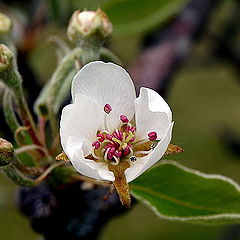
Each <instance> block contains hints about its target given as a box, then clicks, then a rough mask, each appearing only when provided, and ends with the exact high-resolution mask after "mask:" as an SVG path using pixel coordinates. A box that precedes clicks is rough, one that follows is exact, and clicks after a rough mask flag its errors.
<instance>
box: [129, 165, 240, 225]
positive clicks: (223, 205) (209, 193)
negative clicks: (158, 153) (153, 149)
mask: <svg viewBox="0 0 240 240" xmlns="http://www.w3.org/2000/svg"><path fill="white" fill-rule="evenodd" d="M131 187H132V190H133V195H134V196H135V197H136V198H137V199H139V200H140V201H143V202H144V203H146V204H147V205H148V206H150V208H151V209H152V210H153V211H154V212H155V213H156V214H157V215H158V216H159V217H162V218H165V219H168V220H174V221H183V222H189V223H197V224H225V223H237V222H240V186H239V185H237V184H236V183H235V182H234V181H233V180H231V179H229V178H227V177H224V176H221V175H208V174H204V173H201V172H198V171H196V170H191V169H189V168H186V167H184V166H182V165H180V164H178V163H176V162H173V161H162V162H161V163H160V164H159V165H158V166H156V167H153V168H152V169H151V170H150V171H148V172H147V173H145V174H143V175H142V176H141V177H139V178H138V179H137V180H135V181H134V182H133V184H131Z"/></svg>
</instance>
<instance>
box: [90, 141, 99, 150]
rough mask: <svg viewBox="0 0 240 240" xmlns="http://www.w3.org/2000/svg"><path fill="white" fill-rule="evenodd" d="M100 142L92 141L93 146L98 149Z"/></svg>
mask: <svg viewBox="0 0 240 240" xmlns="http://www.w3.org/2000/svg"><path fill="white" fill-rule="evenodd" d="M100 145H101V144H100V142H99V141H95V142H93V143H92V146H93V147H94V148H95V149H98V148H99V147H100Z"/></svg>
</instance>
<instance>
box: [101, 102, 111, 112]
mask: <svg viewBox="0 0 240 240" xmlns="http://www.w3.org/2000/svg"><path fill="white" fill-rule="evenodd" d="M103 109H104V112H105V113H107V114H109V113H110V112H111V111H112V107H111V106H110V105H109V104H108V103H107V104H106V105H105V106H104V108H103Z"/></svg>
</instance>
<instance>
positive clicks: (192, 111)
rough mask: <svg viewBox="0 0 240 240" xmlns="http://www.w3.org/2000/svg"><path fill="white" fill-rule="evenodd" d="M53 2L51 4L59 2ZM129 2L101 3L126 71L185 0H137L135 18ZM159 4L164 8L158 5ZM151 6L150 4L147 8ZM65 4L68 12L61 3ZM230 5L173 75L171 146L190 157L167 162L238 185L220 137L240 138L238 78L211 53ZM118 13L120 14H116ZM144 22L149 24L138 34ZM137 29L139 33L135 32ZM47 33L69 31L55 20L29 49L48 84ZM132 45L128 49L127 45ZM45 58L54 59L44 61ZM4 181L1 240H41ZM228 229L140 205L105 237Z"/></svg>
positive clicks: (239, 160)
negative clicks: (226, 133) (166, 216)
mask: <svg viewBox="0 0 240 240" xmlns="http://www.w3.org/2000/svg"><path fill="white" fill-rule="evenodd" d="M49 2H50V3H51V4H54V3H55V2H56V1H49ZM62 2H63V1H62ZM108 2H110V1H103V0H102V1H97V0H95V1H93V0H91V1H90V0H88V1H87V0H84V1H72V2H71V3H72V6H73V7H74V8H75V9H77V8H88V9H93V10H94V9H96V8H97V7H98V6H100V5H101V4H106V3H108ZM124 2H126V1H112V2H111V3H108V5H104V6H105V9H106V10H108V9H112V11H110V10H108V11H109V17H110V18H113V19H115V20H114V21H116V28H115V32H114V34H113V37H112V39H110V40H109V43H108V44H109V46H110V47H111V49H113V50H114V51H115V52H116V53H117V54H118V55H119V56H120V57H121V58H122V60H123V63H124V64H125V66H129V65H131V63H132V62H133V61H134V59H135V58H136V57H137V56H138V54H139V53H140V51H141V46H142V42H143V39H144V36H146V34H148V33H149V32H151V31H154V29H156V28H159V27H161V26H162V25H164V21H163V20H166V19H167V18H168V17H169V16H171V15H172V14H174V13H175V12H178V11H179V10H180V9H181V4H182V3H183V1H153V0H151V1H149V2H148V1H145V3H144V1H140V3H141V4H139V5H137V6H138V9H140V10H141V11H140V12H137V14H136V15H134V14H133V15H134V16H131V17H130V12H127V13H126V9H125V7H126V6H125V5H124V4H123V3H124ZM128 2H132V4H133V5H132V6H131V7H132V9H131V8H130V9H131V11H133V8H134V6H136V5H134V2H136V0H135V1H128ZM158 2H160V3H161V4H163V5H161V6H160V5H158ZM167 3H171V4H170V5H169V4H167ZM114 4H116V5H114ZM146 4H148V7H149V8H147V9H146V8H145V7H146ZM118 5H119V6H118ZM60 6H62V7H63V6H64V3H63V5H60ZM116 6H118V7H117V8H116ZM233 7H234V3H233V1H223V2H222V4H221V5H219V6H218V7H217V8H216V9H215V12H214V14H213V16H212V17H211V20H210V23H209V26H208V29H207V32H206V33H205V34H204V36H203V38H202V39H201V41H198V42H197V43H195V45H194V47H193V49H192V51H191V54H190V55H189V56H188V58H187V60H186V63H185V64H184V65H183V67H181V69H180V71H178V72H177V74H176V75H175V77H174V81H173V84H172V86H171V88H170V91H169V94H168V103H169V105H170V106H171V108H172V111H173V118H174V121H175V127H174V132H173V134H174V136H173V140H172V142H173V143H175V144H180V145H181V146H182V147H183V148H184V149H185V152H184V153H183V154H179V155H176V156H171V157H168V159H172V160H176V161H178V162H180V163H182V164H184V165H186V166H188V167H190V168H194V169H198V170H201V171H204V172H206V173H216V174H223V175H226V176H229V177H231V178H233V179H234V180H236V181H237V182H239V183H240V174H239V173H240V157H239V156H238V155H236V154H234V153H232V152H231V151H230V150H229V149H228V148H227V144H225V143H224V141H220V139H219V134H220V132H221V131H222V130H223V129H224V127H225V126H227V127H230V128H232V129H233V130H234V132H235V133H236V134H239V135H240V111H239V106H240V81H239V74H238V72H237V71H236V70H235V69H234V67H233V66H232V65H231V64H230V63H228V62H226V61H223V60H222V59H218V58H216V57H213V56H212V55H211V54H210V51H209V49H210V48H211V47H212V46H213V45H214V41H213V40H212V38H211V37H210V36H211V34H213V33H218V32H219V31H221V23H222V22H223V21H224V20H225V19H226V18H228V16H229V11H230V10H231V9H232V8H233ZM116 9H117V10H118V11H117V12H114V11H116ZM59 11H60V12H61V10H59ZM108 11H107V12H108ZM136 11H137V9H136ZM155 13H158V15H159V14H160V15H161V13H162V14H163V15H164V16H160V17H161V18H156V17H155ZM51 14H52V19H54V18H56V19H58V18H59V12H58V11H56V12H55V13H54V12H51ZM124 14H126V18H124V19H125V20H126V21H130V22H131V24H130V25H129V27H128V29H126V31H124V26H125V25H124V24H127V22H125V23H124V20H122V19H123V18H122V16H123V15H124ZM151 15H152V16H151ZM114 21H113V22H114ZM139 21H142V22H144V24H143V28H142V29H140V30H139V25H138V24H139ZM134 24H135V25H134ZM65 25H67V22H65ZM134 28H135V29H136V31H134V30H133V29H134ZM50 34H57V35H60V36H64V37H65V28H64V26H59V25H57V24H56V23H53V24H49V25H47V27H46V28H45V29H44V30H43V31H41V33H40V34H38V39H37V45H36V47H35V48H34V49H33V51H32V52H31V54H30V56H29V61H30V64H31V66H32V67H33V69H34V71H35V73H37V74H38V80H39V83H43V82H44V81H46V80H47V79H48V77H49V76H50V74H51V72H52V70H53V69H54V67H55V56H54V51H53V47H52V46H51V45H49V44H48V43H47V42H46V39H47V36H48V35H50ZM65 38H66V37H65ZM130 41H131V43H132V44H131V46H129V44H128V43H129V42H130ZM46 59H49V60H48V61H47V63H46ZM173 177H174V176H173ZM0 182H1V184H0V233H1V240H15V239H18V240H34V239H39V238H40V236H39V235H37V234H35V233H33V232H32V231H31V228H30V226H29V222H28V220H27V219H26V218H24V217H23V216H21V215H20V213H19V212H18V211H17V210H16V207H15V190H16V186H15V185H14V184H13V183H12V182H10V180H8V179H6V177H5V176H4V175H3V174H0ZM226 228H227V227H226V226H220V227H207V226H197V225H190V224H184V223H175V222H168V221H165V220H161V219H159V218H158V217H157V216H156V215H155V214H154V213H153V212H151V210H149V209H148V208H147V207H146V206H144V205H142V204H137V205H136V206H135V207H134V208H133V209H132V210H131V211H129V212H128V213H127V214H125V215H122V216H119V217H116V218H114V219H112V220H111V221H110V222H108V224H107V225H106V226H105V228H104V229H103V231H102V234H101V236H100V240H112V239H115V240H122V239H126V240H127V239H139V240H145V239H148V240H158V239H164V240H172V239H181V240H193V239H194V240H198V239H199V240H203V239H204V240H217V239H221V237H222V235H223V233H224V232H225V231H226ZM239 239H240V238H239Z"/></svg>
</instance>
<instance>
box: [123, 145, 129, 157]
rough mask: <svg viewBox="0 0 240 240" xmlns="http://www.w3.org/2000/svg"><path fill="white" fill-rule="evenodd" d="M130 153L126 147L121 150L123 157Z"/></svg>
mask: <svg viewBox="0 0 240 240" xmlns="http://www.w3.org/2000/svg"><path fill="white" fill-rule="evenodd" d="M129 153H130V148H129V147H128V146H127V147H125V148H124V149H123V155H124V156H126V155H128V154H129Z"/></svg>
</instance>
